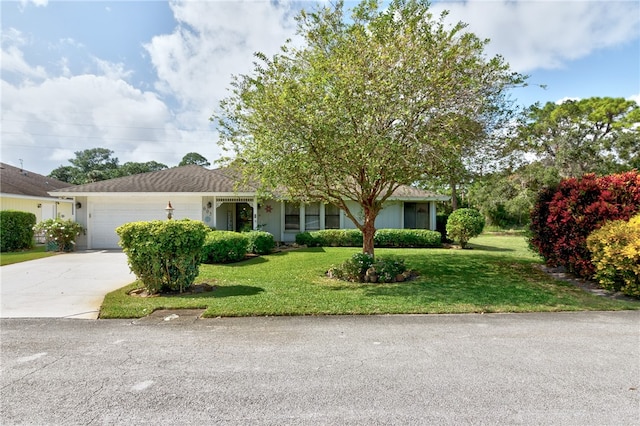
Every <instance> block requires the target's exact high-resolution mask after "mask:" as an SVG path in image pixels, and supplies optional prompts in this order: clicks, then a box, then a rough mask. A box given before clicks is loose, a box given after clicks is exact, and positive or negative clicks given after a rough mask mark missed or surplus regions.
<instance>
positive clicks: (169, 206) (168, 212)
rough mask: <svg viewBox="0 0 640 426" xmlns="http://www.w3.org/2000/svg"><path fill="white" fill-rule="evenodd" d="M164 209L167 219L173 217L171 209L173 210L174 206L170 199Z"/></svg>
mask: <svg viewBox="0 0 640 426" xmlns="http://www.w3.org/2000/svg"><path fill="white" fill-rule="evenodd" d="M165 210H166V211H167V219H171V218H172V217H173V210H174V208H173V207H172V206H171V201H169V204H167V207H165Z"/></svg>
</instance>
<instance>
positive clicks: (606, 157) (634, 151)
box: [519, 97, 640, 177]
mask: <svg viewBox="0 0 640 426" xmlns="http://www.w3.org/2000/svg"><path fill="white" fill-rule="evenodd" d="M639 124H640V108H639V107H638V105H637V103H636V102H635V101H631V100H626V99H623V98H597V97H596V98H587V99H581V100H567V101H565V102H562V103H559V104H557V103H553V102H547V103H546V104H545V105H544V106H540V105H538V104H536V105H533V106H532V107H531V108H530V109H529V111H528V114H527V121H526V123H524V124H523V125H522V126H521V127H520V132H519V137H520V142H521V144H522V148H521V149H522V150H523V151H525V152H530V153H533V154H535V155H537V156H538V157H539V158H540V160H541V161H542V162H543V163H544V164H546V165H547V166H549V167H554V168H556V169H557V170H558V171H559V173H560V176H561V177H580V176H582V175H584V174H585V173H597V174H608V173H614V172H618V171H622V170H629V169H631V168H634V167H638V165H639V164H640V126H639Z"/></svg>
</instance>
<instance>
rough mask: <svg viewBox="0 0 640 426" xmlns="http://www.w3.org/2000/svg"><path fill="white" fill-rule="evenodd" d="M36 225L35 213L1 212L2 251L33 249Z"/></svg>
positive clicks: (0, 238) (0, 244)
mask: <svg viewBox="0 0 640 426" xmlns="http://www.w3.org/2000/svg"><path fill="white" fill-rule="evenodd" d="M35 224H36V215H35V214H33V213H28V212H19V211H13V210H3V211H0V251H3V252H5V251H13V250H23V249H28V248H31V247H32V246H33V231H34V229H33V227H34V226H35Z"/></svg>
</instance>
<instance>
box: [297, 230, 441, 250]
mask: <svg viewBox="0 0 640 426" xmlns="http://www.w3.org/2000/svg"><path fill="white" fill-rule="evenodd" d="M296 243H297V244H301V245H306V246H308V247H316V246H320V247H362V232H360V230H358V229H325V230H322V231H312V232H301V233H299V234H296ZM374 243H375V245H376V246H377V247H441V246H442V235H441V234H440V233H439V232H437V231H430V230H428V229H379V230H377V231H376V234H375V235H374Z"/></svg>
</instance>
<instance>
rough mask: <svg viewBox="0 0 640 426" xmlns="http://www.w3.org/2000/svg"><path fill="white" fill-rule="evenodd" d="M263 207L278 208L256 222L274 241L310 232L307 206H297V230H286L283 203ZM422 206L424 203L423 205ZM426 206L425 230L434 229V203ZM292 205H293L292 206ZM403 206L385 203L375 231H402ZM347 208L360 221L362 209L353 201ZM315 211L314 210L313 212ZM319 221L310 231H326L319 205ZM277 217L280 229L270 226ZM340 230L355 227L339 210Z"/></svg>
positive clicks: (323, 210)
mask: <svg viewBox="0 0 640 426" xmlns="http://www.w3.org/2000/svg"><path fill="white" fill-rule="evenodd" d="M263 204H265V205H273V206H278V208H275V207H274V208H273V211H272V216H270V217H269V218H268V219H267V218H266V215H265V214H264V213H263V212H262V210H261V211H260V215H259V218H258V220H259V221H261V222H264V223H267V224H269V225H268V226H266V227H265V229H264V230H266V231H267V232H270V233H271V234H273V236H274V237H275V239H276V240H279V241H282V242H293V241H295V237H296V234H298V233H299V232H305V231H310V229H307V227H306V223H305V222H306V220H305V213H306V212H307V210H308V206H305V205H304V204H303V205H299V206H298V210H297V212H298V214H299V220H298V226H299V228H298V229H286V222H287V219H286V218H285V216H286V214H287V211H286V210H287V207H286V204H287V203H285V202H272V203H269V202H265V203H263ZM423 204H424V203H423ZM426 204H428V206H429V207H428V209H429V212H428V223H427V228H428V229H432V230H433V229H435V228H436V219H435V210H436V209H435V202H434V201H429V202H427V203H426ZM292 205H293V204H292ZM404 205H405V202H403V201H389V202H387V203H385V206H384V208H383V209H382V211H380V213H379V215H378V217H377V218H376V229H403V228H405V224H404ZM347 206H348V207H349V209H350V211H351V212H352V214H353V215H354V216H355V217H356V219H358V220H360V221H361V220H362V219H363V218H362V208H361V207H360V206H359V205H358V204H357V203H356V202H353V201H349V202H347ZM295 211H296V210H295V209H293V210H291V209H290V210H289V213H293V212H295ZM314 211H315V210H314ZM319 212H320V220H319V224H320V226H319V228H314V229H311V231H313V230H316V229H328V227H327V226H326V223H325V206H324V205H321V206H320V209H319ZM278 215H279V220H280V227H277V226H275V225H273V226H271V224H272V223H273V222H274V220H275V219H274V216H275V217H278ZM339 219H340V229H356V225H355V224H354V223H353V221H352V220H351V219H349V217H347V215H346V214H345V213H344V211H342V210H340V218H339Z"/></svg>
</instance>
